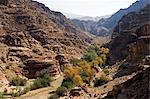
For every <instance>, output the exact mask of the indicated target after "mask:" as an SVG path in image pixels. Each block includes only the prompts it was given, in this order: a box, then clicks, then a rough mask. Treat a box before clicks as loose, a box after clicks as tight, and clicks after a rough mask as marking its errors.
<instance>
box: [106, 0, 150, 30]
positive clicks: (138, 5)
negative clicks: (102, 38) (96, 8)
mask: <svg viewBox="0 0 150 99" xmlns="http://www.w3.org/2000/svg"><path fill="white" fill-rule="evenodd" d="M149 3H150V0H139V1H136V2H135V3H133V4H132V5H130V6H129V7H128V8H126V9H120V10H119V11H118V12H116V13H115V14H113V15H112V16H111V17H110V18H109V19H108V20H107V21H106V22H105V23H104V24H103V26H105V27H106V28H109V29H112V28H114V27H115V26H116V25H117V22H118V21H119V20H120V19H121V18H122V17H123V16H124V15H125V14H127V13H130V12H138V11H139V10H140V9H142V8H144V7H145V6H146V5H147V4H149Z"/></svg>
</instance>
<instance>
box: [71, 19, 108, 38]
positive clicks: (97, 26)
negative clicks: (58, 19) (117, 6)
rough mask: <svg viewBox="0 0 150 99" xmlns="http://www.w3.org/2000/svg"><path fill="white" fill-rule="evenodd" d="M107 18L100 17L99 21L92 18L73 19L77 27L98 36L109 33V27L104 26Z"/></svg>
mask: <svg viewBox="0 0 150 99" xmlns="http://www.w3.org/2000/svg"><path fill="white" fill-rule="evenodd" d="M106 20H107V19H103V18H102V19H100V20H99V21H98V22H95V21H92V20H87V21H86V20H79V19H73V20H72V21H73V22H74V23H75V24H76V26H77V27H79V28H80V29H82V30H84V31H87V32H90V33H92V34H94V35H96V36H107V35H109V29H107V28H105V27H104V26H102V24H103V23H104V22H105V21H106Z"/></svg>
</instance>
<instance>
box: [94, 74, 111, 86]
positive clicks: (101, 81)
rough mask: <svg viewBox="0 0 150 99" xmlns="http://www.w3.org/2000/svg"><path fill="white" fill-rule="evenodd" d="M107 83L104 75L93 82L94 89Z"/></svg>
mask: <svg viewBox="0 0 150 99" xmlns="http://www.w3.org/2000/svg"><path fill="white" fill-rule="evenodd" d="M108 81H109V79H108V78H107V77H106V75H102V76H101V77H100V78H99V79H96V80H95V84H94V87H98V86H102V85H104V84H106V83H107V82H108Z"/></svg>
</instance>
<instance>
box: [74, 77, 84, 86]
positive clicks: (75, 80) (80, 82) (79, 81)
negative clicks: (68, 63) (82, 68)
mask: <svg viewBox="0 0 150 99" xmlns="http://www.w3.org/2000/svg"><path fill="white" fill-rule="evenodd" d="M73 81H74V83H75V84H76V85H77V86H82V85H83V80H82V78H81V76H80V75H75V76H74V77H73Z"/></svg>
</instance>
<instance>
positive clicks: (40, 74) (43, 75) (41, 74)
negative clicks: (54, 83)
mask: <svg viewBox="0 0 150 99" xmlns="http://www.w3.org/2000/svg"><path fill="white" fill-rule="evenodd" d="M36 76H37V77H38V78H44V79H49V80H51V75H50V73H49V70H48V69H43V70H41V71H38V72H37V73H36Z"/></svg>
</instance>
